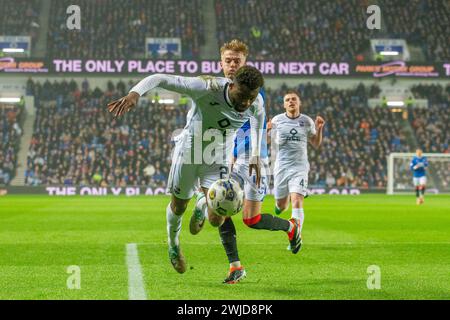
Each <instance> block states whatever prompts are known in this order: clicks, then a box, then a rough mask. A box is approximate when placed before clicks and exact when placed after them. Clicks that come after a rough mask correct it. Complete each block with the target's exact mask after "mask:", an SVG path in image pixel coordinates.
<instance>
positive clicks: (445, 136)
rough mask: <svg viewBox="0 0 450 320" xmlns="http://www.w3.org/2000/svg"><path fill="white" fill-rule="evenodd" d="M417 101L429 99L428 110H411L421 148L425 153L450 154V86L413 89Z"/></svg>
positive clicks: (427, 86) (411, 118)
mask: <svg viewBox="0 0 450 320" xmlns="http://www.w3.org/2000/svg"><path fill="white" fill-rule="evenodd" d="M411 91H412V92H413V94H414V97H415V98H417V99H424V98H425V99H428V103H429V106H428V108H426V109H418V108H411V110H410V112H409V114H410V121H411V125H412V128H413V130H414V133H415V134H416V138H417V142H418V144H419V146H420V147H421V148H422V149H423V150H424V151H425V152H440V153H450V147H449V121H450V116H449V112H448V111H449V107H450V103H449V101H450V85H447V86H446V87H445V88H444V87H442V86H441V85H417V86H414V87H412V88H411Z"/></svg>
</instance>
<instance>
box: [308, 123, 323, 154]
mask: <svg viewBox="0 0 450 320" xmlns="http://www.w3.org/2000/svg"><path fill="white" fill-rule="evenodd" d="M314 124H315V126H316V131H317V132H316V134H315V135H314V136H313V137H311V139H310V140H309V141H310V143H311V144H312V146H313V147H314V148H315V149H317V148H319V147H320V145H321V144H322V136H323V128H324V125H325V120H323V118H322V117H320V116H317V117H316V121H314Z"/></svg>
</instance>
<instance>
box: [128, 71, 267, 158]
mask: <svg viewBox="0 0 450 320" xmlns="http://www.w3.org/2000/svg"><path fill="white" fill-rule="evenodd" d="M231 82H232V81H231V80H230V79H227V78H221V77H211V76H202V77H195V78H192V77H181V76H172V75H165V74H155V75H151V76H149V77H147V78H145V79H143V80H142V81H140V82H139V83H138V84H137V85H136V86H135V87H133V88H132V89H131V90H130V91H134V92H137V93H138V94H139V95H141V96H142V95H143V94H144V93H146V92H147V91H149V90H151V89H153V88H156V87H159V88H163V89H167V90H170V91H174V92H178V93H180V94H185V95H187V96H189V97H190V98H191V99H192V107H191V110H190V111H189V113H188V117H187V123H186V126H185V127H184V130H183V133H182V134H181V135H180V136H179V139H182V140H183V141H184V142H183V143H184V144H191V145H192V147H193V144H195V143H196V142H195V141H194V140H195V139H194V137H197V138H198V135H200V134H201V137H203V139H204V140H205V142H204V143H203V144H202V150H203V149H204V148H205V146H206V145H207V144H209V143H211V142H214V143H215V148H216V150H222V152H223V154H224V155H226V156H227V157H230V158H231V156H232V155H233V146H234V145H233V139H234V135H235V134H236V131H237V130H238V129H239V128H241V127H242V125H243V124H244V123H245V122H247V121H248V120H250V121H251V124H252V130H254V134H255V137H256V139H255V141H254V142H253V141H252V154H254V155H259V153H260V149H261V141H262V128H263V125H264V119H265V110H264V107H263V105H264V101H263V98H262V96H261V95H258V97H257V98H256V100H255V101H254V102H253V104H252V105H251V106H250V108H249V109H247V110H246V111H244V112H238V111H236V110H235V109H234V107H233V106H232V104H231V101H230V98H229V96H228V90H229V84H230V83H231ZM208 129H216V130H220V132H221V133H222V134H223V139H222V141H220V140H219V141H217V140H216V139H214V138H211V139H209V138H210V136H208V133H206V135H205V132H206V131H207V130H208ZM200 130H201V132H199V131H200ZM215 132H216V133H217V131H215ZM225 134H226V136H225ZM225 137H226V138H225ZM205 138H206V139H205ZM209 141H211V142H209ZM194 156H195V155H194Z"/></svg>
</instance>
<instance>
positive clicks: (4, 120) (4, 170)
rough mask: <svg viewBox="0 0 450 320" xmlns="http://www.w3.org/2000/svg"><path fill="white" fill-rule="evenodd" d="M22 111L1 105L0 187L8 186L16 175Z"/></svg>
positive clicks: (18, 108)
mask: <svg viewBox="0 0 450 320" xmlns="http://www.w3.org/2000/svg"><path fill="white" fill-rule="evenodd" d="M21 114H22V109H21V108H20V107H16V106H10V105H6V104H0V145H1V148H0V185H2V184H5V185H8V184H9V183H10V182H11V180H12V179H13V178H14V176H15V174H16V167H17V152H18V150H19V143H20V136H21V135H22V129H21V127H20V117H21Z"/></svg>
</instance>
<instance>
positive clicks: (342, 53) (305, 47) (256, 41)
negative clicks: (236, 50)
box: [216, 0, 374, 60]
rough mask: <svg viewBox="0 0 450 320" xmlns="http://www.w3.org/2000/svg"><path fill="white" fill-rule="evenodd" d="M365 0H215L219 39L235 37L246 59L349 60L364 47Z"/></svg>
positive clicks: (366, 38)
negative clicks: (242, 45) (245, 49)
mask: <svg viewBox="0 0 450 320" xmlns="http://www.w3.org/2000/svg"><path fill="white" fill-rule="evenodd" d="M367 6H368V5H366V3H365V2H361V1H357V0H350V1H349V0H338V1H327V0H319V1H290V0H281V1H279V0H263V1H254V0H240V1H235V0H216V17H217V25H219V26H221V27H220V28H218V30H217V39H218V42H219V45H221V44H222V43H223V42H225V41H228V40H229V39H233V38H239V39H241V40H243V41H245V42H247V43H248V45H249V46H250V49H251V50H250V51H251V58H252V59H280V60H298V59H301V60H305V59H313V60H351V59H355V58H356V56H357V55H359V54H362V53H363V52H364V50H366V49H368V48H369V39H370V38H371V36H372V35H373V34H374V32H373V31H371V30H368V29H367V28H366V25H365V23H361V21H363V22H364V21H365V19H366V17H367V14H366V9H367Z"/></svg>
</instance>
